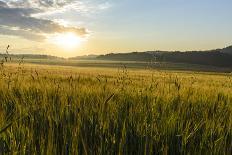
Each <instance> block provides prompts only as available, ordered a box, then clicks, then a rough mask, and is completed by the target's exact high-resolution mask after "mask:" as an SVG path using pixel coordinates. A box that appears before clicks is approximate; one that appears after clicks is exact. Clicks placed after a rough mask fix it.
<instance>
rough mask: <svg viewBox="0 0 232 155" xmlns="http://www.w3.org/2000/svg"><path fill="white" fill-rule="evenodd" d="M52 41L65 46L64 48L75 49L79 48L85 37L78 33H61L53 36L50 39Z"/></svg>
mask: <svg viewBox="0 0 232 155" xmlns="http://www.w3.org/2000/svg"><path fill="white" fill-rule="evenodd" d="M49 40H50V41H51V42H52V43H54V44H56V45H58V46H60V47H62V48H64V49H74V48H77V47H78V46H79V45H80V44H81V42H82V41H83V39H82V38H81V37H79V36H77V35H76V34H74V33H72V32H69V33H60V34H56V35H54V36H52V37H51V38H50V39H49Z"/></svg>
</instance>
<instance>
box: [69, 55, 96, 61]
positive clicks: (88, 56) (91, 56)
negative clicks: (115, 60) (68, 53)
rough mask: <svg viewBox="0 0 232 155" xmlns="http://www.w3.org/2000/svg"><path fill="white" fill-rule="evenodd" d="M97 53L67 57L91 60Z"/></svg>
mask: <svg viewBox="0 0 232 155" xmlns="http://www.w3.org/2000/svg"><path fill="white" fill-rule="evenodd" d="M97 57H98V55H93V54H92V55H83V56H76V57H71V58H68V59H69V60H91V59H96V58H97Z"/></svg>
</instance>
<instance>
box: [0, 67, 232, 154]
mask: <svg viewBox="0 0 232 155" xmlns="http://www.w3.org/2000/svg"><path fill="white" fill-rule="evenodd" d="M231 92H232V75H231V74H229V73H220V74H219V73H201V72H190V71H189V72H187V71H186V72H184V71H181V72H180V71H164V70H156V69H147V70H145V69H128V68H127V67H126V66H121V67H118V68H107V67H104V68H101V67H98V68H97V67H95V68H94V67H64V66H49V65H32V64H7V65H4V66H2V67H1V68H0V154H49V155H50V154H81V155H82V154H86V155H87V154H231V153H232V93H231Z"/></svg>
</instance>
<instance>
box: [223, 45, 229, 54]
mask: <svg viewBox="0 0 232 155" xmlns="http://www.w3.org/2000/svg"><path fill="white" fill-rule="evenodd" d="M221 52H222V53H228V54H232V46H229V47H226V48H223V49H222V50H221Z"/></svg>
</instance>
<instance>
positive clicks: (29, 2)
mask: <svg viewBox="0 0 232 155" xmlns="http://www.w3.org/2000/svg"><path fill="white" fill-rule="evenodd" d="M231 6H232V1H231V0H0V52H4V50H5V48H6V47H7V45H8V44H9V45H10V46H11V48H10V52H11V53H20V54H23V53H32V54H49V55H55V56H62V57H72V56H78V55H88V54H105V53H112V52H133V51H148V50H149V51H150V50H170V51H189V50H206V49H215V48H223V47H225V46H229V45H232V20H231V19H232V9H231Z"/></svg>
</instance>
